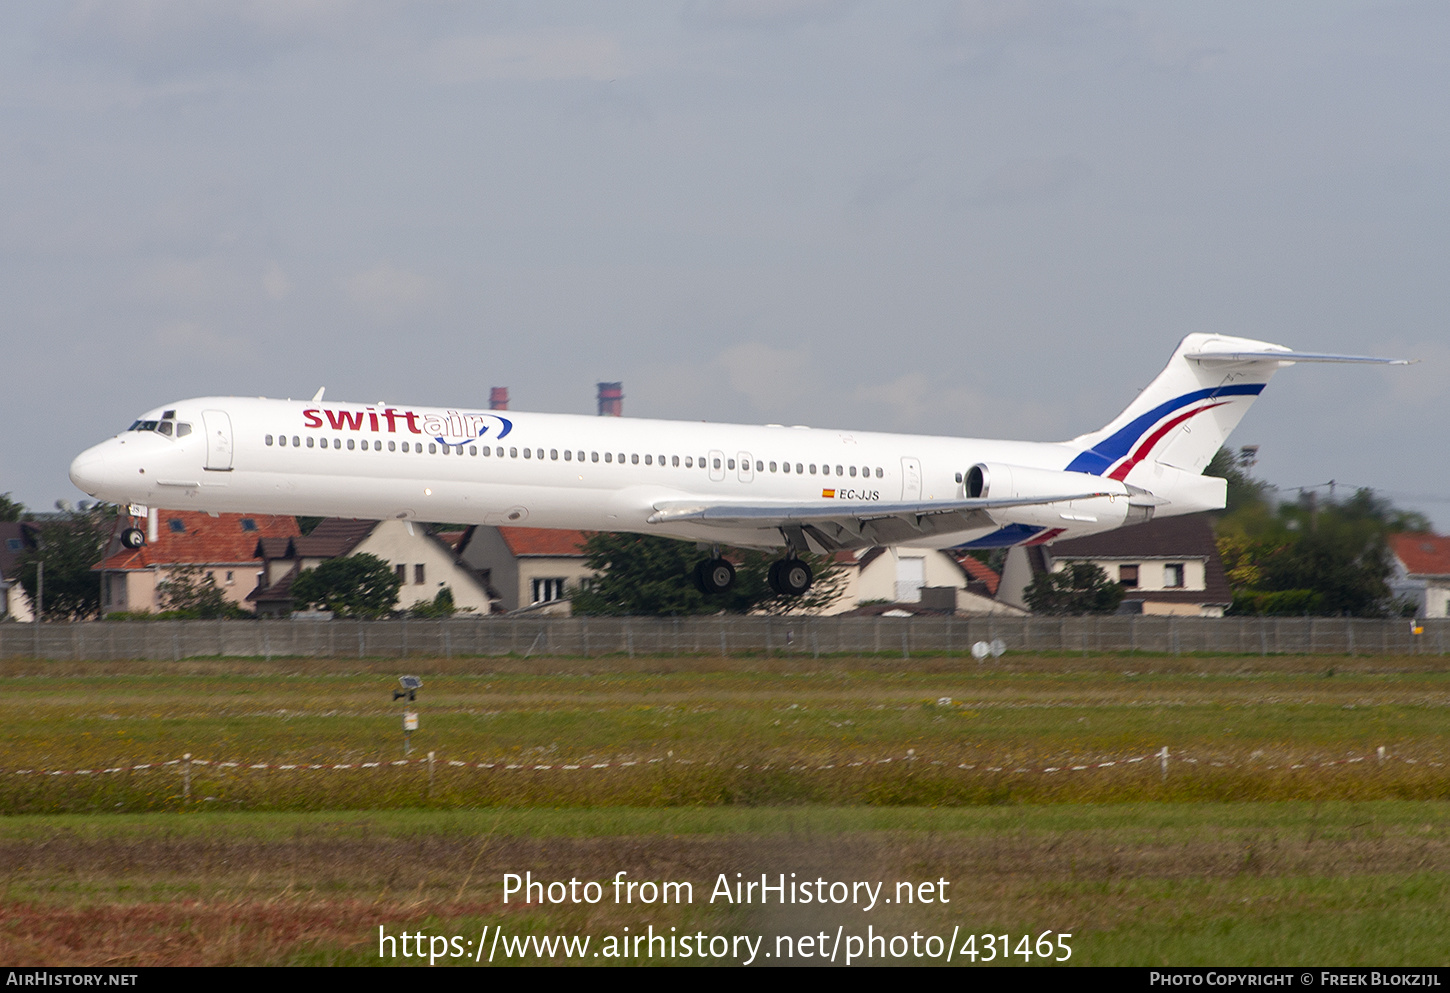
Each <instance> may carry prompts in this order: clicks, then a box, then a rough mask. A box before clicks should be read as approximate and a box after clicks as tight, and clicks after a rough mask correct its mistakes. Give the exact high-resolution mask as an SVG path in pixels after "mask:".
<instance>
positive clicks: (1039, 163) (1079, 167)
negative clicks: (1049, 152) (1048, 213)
mask: <svg viewBox="0 0 1450 993" xmlns="http://www.w3.org/2000/svg"><path fill="white" fill-rule="evenodd" d="M1091 175H1092V169H1091V168H1089V166H1088V165H1087V163H1086V162H1083V161H1082V160H1081V159H1078V158H1075V157H1073V156H1071V155H1060V156H1057V157H1056V158H1050V159H1020V160H1018V161H1015V162H1010V163H1008V164H1007V165H1004V166H1002V167H1001V168H999V169H997V170H996V171H994V172H993V173H992V174H991V175H989V176H988V177H987V178H986V179H985V180H983V181H982V184H981V186H980V187H978V190H977V196H976V202H977V203H980V204H1015V203H1036V202H1043V201H1049V200H1059V199H1062V198H1063V197H1066V196H1067V195H1068V194H1070V193H1071V192H1072V191H1073V190H1074V189H1075V188H1077V187H1078V186H1080V185H1081V184H1082V183H1083V182H1085V181H1086V180H1087V179H1088V178H1089V177H1090V176H1091Z"/></svg>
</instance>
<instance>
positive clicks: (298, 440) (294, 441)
mask: <svg viewBox="0 0 1450 993" xmlns="http://www.w3.org/2000/svg"><path fill="white" fill-rule="evenodd" d="M292 447H293V448H301V447H302V439H301V438H299V437H297V436H296V435H295V434H294V435H293V436H292Z"/></svg>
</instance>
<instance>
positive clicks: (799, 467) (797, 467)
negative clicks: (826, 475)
mask: <svg viewBox="0 0 1450 993" xmlns="http://www.w3.org/2000/svg"><path fill="white" fill-rule="evenodd" d="M795 471H796V475H798V476H799V475H801V474H803V473H804V472H805V471H806V467H805V466H803V465H801V464H800V463H799V462H797V463H796V464H795Z"/></svg>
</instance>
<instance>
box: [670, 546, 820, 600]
mask: <svg viewBox="0 0 1450 993" xmlns="http://www.w3.org/2000/svg"><path fill="white" fill-rule="evenodd" d="M767 579H768V581H769V583H770V588H771V589H772V590H774V591H775V592H777V593H779V594H780V595H782V596H801V595H802V594H804V593H805V592H806V590H808V589H810V588H811V582H812V581H813V580H814V579H815V577H814V576H813V575H812V574H811V567H810V566H808V565H806V564H805V563H804V562H802V561H801V560H800V559H798V558H794V557H791V558H785V559H781V560H779V561H777V562H772V563H771V564H770V573H769V575H768V576H767ZM694 580H695V587H696V588H697V589H698V590H699V591H700V592H701V593H704V594H705V595H706V596H713V595H716V594H720V593H724V592H726V591H727V590H729V589H730V587H731V585H732V584H734V582H735V567H734V566H733V565H731V564H730V563H729V562H728V561H727V560H725V559H723V558H720V557H719V555H716V557H715V558H713V559H704V560H702V561H701V562H700V563H699V564H698V565H696V566H695V572H694Z"/></svg>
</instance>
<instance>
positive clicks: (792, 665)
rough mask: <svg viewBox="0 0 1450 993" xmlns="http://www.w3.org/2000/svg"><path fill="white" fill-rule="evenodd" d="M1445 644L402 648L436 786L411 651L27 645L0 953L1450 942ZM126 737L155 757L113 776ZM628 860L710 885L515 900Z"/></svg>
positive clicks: (20, 665) (4, 824)
mask: <svg viewBox="0 0 1450 993" xmlns="http://www.w3.org/2000/svg"><path fill="white" fill-rule="evenodd" d="M1441 661H1442V660H1440V659H1437V658H1435V657H1423V656H1421V657H1413V658H1374V657H1356V658H1352V659H1349V658H1343V657H1334V658H1316V657H1290V658H1276V659H1263V658H1260V657H1257V656H1255V657H1246V658H1240V657H1227V658H1225V657H1205V658H1195V657H1188V656H1180V657H1168V658H1154V657H1148V656H1123V657H1116V656H1097V657H1093V656H1089V657H1081V656H1060V657H1056V656H1033V657H1021V656H1019V657H1012V656H1009V657H1007V658H1006V659H1004V660H1002V662H1001V663H997V664H989V665H981V664H978V663H976V662H973V661H971V660H970V659H968V660H962V659H951V658H948V659H912V660H910V662H908V663H903V662H900V661H895V662H883V661H882V660H880V659H869V658H868V659H829V660H820V661H818V662H815V661H810V660H790V661H782V660H774V661H767V660H748V659H728V660H726V659H700V658H692V659H656V660H647V659H635V660H625V659H619V660H612V659H603V660H602V659H590V660H577V661H570V660H555V659H550V660H548V661H547V662H541V663H534V664H535V665H538V666H544V665H546V666H548V669H549V671H547V672H545V673H538V672H529V671H527V669H528V665H529V664H528V663H526V662H523V661H521V660H497V659H488V660H457V659H454V660H447V661H444V660H438V661H435V662H428V661H421V662H411V663H409V665H410V667H411V668H410V670H409V671H414V672H417V673H419V674H420V675H422V676H423V677H424V679H425V686H424V689H423V690H422V692H421V694H420V699H419V701H418V703H417V705H416V708H417V709H418V710H419V711H420V713H421V718H422V726H421V728H420V730H419V732H418V733H417V734H416V735H415V736H414V739H413V743H414V749H415V750H414V753H413V756H412V757H413V758H417V757H419V756H420V755H422V754H426V753H427V752H429V751H432V752H433V753H434V754H435V756H436V759H437V761H436V763H435V766H434V774H433V777H432V781H431V782H430V780H429V775H428V771H427V767H426V766H425V765H421V764H413V765H408V766H404V767H396V766H392V765H388V764H386V763H389V762H391V761H394V760H397V759H399V758H401V755H402V733H401V705H399V704H395V703H393V702H392V701H391V700H390V694H391V690H392V688H393V687H394V686H395V685H396V683H395V676H396V674H397V672H396V668H395V667H396V665H397V664H396V663H378V662H367V661H358V662H351V663H348V662H337V661H318V660H273V661H271V662H263V661H260V660H220V661H219V660H203V661H192V662H179V663H134V664H130V665H127V664H125V663H59V664H56V663H42V662H16V661H13V660H7V662H6V663H5V664H4V668H3V669H0V676H3V683H0V685H3V686H4V689H5V692H4V694H3V695H0V715H3V718H4V720H5V726H6V728H7V732H8V733H7V734H6V736H5V737H4V739H3V741H0V809H3V810H4V811H5V812H6V813H7V814H9V815H10V816H8V817H6V818H3V819H0V849H3V852H4V860H5V861H4V864H5V866H6V875H5V887H6V888H5V893H4V896H3V902H0V960H3V961H6V962H10V963H16V964H21V963H57V964H82V963H99V962H102V961H107V962H115V963H135V964H157V963H233V962H235V963H322V962H339V963H354V964H361V963H376V962H378V961H379V959H378V944H377V936H378V927H379V926H382V927H384V928H385V929H386V930H387V931H388V933H390V934H396V933H398V932H399V931H401V930H403V929H404V928H405V927H406V928H407V929H408V930H412V931H421V932H424V933H428V934H439V935H460V936H463V937H464V938H466V939H467V940H477V938H476V936H478V935H479V934H481V933H487V932H484V931H483V929H484V928H485V927H490V928H496V927H500V926H502V927H505V928H506V929H508V933H509V934H510V935H515V936H516V935H523V934H536V935H547V934H553V933H569V934H581V935H582V934H590V935H593V936H595V939H596V941H599V940H603V937H604V936H605V935H607V934H614V935H616V936H618V935H620V934H622V929H623V928H625V927H630V928H631V929H633V931H632V933H635V934H637V933H638V931H639V929H641V928H647V927H649V926H650V925H651V924H653V926H654V927H655V929H656V931H657V932H658V931H662V930H663V931H668V930H669V928H671V927H673V928H676V929H677V932H678V933H686V932H687V931H688V932H690V933H694V932H696V931H703V932H704V933H706V934H712V935H713V934H721V935H725V934H746V933H749V934H756V935H764V936H767V937H768V938H770V940H771V941H774V936H776V935H782V934H789V935H793V936H798V934H800V933H805V932H812V933H814V932H820V931H822V930H825V931H830V932H834V931H835V929H836V928H837V927H843V928H844V929H845V932H846V933H848V934H849V933H851V931H852V929H859V930H861V931H864V928H865V926H866V925H867V924H869V925H871V926H873V927H874V928H875V929H876V932H877V933H881V932H883V930H884V931H885V932H887V933H890V934H898V933H900V934H905V935H909V934H910V933H911V932H912V931H913V930H914V929H915V930H917V931H919V933H921V934H923V935H928V934H942V935H947V936H949V935H950V934H951V933H952V930H953V928H957V929H958V932H959V933H960V934H963V935H964V934H967V933H974V934H979V935H986V934H996V935H1002V934H1009V935H1010V936H1011V941H1012V943H1013V944H1014V946H1015V945H1016V944H1017V942H1018V939H1019V938H1020V937H1021V936H1022V935H1024V934H1029V933H1030V934H1031V935H1032V936H1033V937H1034V938H1035V937H1036V936H1037V935H1038V934H1039V933H1041V932H1043V931H1051V932H1053V933H1056V932H1070V933H1072V934H1073V938H1072V939H1070V945H1071V947H1072V950H1073V954H1072V957H1071V959H1070V961H1071V962H1073V963H1080V964H1081V963H1093V964H1184V965H1186V964H1194V963H1199V964H1229V963H1233V962H1238V963H1255V964H1261V963H1269V962H1273V963H1283V964H1325V963H1360V964H1381V965H1389V964H1432V963H1440V962H1443V961H1444V960H1445V957H1446V952H1447V950H1450V949H1447V941H1446V940H1445V939H1444V938H1443V936H1442V933H1441V932H1442V930H1443V929H1442V927H1441V921H1442V918H1443V907H1444V906H1445V901H1446V897H1447V895H1450V893H1447V888H1450V876H1447V874H1446V869H1447V866H1450V861H1447V852H1450V820H1447V814H1450V789H1447V778H1446V774H1445V773H1446V766H1445V765H1444V764H1442V763H1447V762H1450V722H1447V720H1446V717H1447V715H1450V710H1447V705H1450V676H1447V674H1446V672H1444V671H1442V670H1441ZM1165 747H1166V748H1167V749H1168V755H1169V758H1168V763H1167V770H1166V775H1165V774H1164V768H1163V765H1162V762H1161V760H1160V758H1159V757H1158V752H1159V750H1160V749H1162V748H1165ZM1381 747H1383V748H1384V750H1385V751H1384V757H1383V759H1381V757H1380V753H1379V751H1378V749H1380V748H1381ZM185 753H190V754H192V755H193V756H194V757H195V758H196V759H204V760H208V761H209V762H211V763H219V762H227V761H232V762H237V763H238V766H237V767H228V768H218V767H217V766H216V765H215V764H210V765H192V766H191V768H190V772H189V779H190V782H189V784H185V783H184V777H183V772H182V766H181V765H179V764H178V765H171V766H160V765H159V764H160V763H163V762H165V761H167V760H171V759H177V758H179V757H180V756H181V755H183V754H185ZM1129 759H1140V760H1141V759H1146V760H1145V761H1138V762H1128V761H1127V760H1129ZM887 760H889V761H887ZM1350 760H1357V761H1350ZM366 762H377V763H383V764H381V765H379V766H378V767H376V768H361V767H360V766H361V765H362V764H363V763H366ZM449 762H458V763H465V764H463V765H449V764H448V763H449ZM1107 762H1112V763H1114V764H1113V765H1109V766H1104V765H1103V763H1107ZM630 763H633V764H630ZM137 764H146V765H151V766H153V768H150V769H146V770H142V771H134V770H132V771H124V772H110V773H107V772H103V771H101V770H104V769H115V768H122V769H127V770H131V767H133V766H135V765H137ZM251 764H265V765H268V766H270V767H272V768H267V769H248V768H245V766H247V765H251ZM339 764H341V765H351V766H353V768H350V769H342V770H339V769H333V768H331V767H332V766H334V765H339ZM480 764H487V765H491V766H492V768H487V769H483V768H479V767H478V766H479V765H480ZM278 765H298V766H306V765H324V766H327V768H323V769H306V768H297V769H288V770H281V769H277V768H275V767H276V766H278ZM509 766H515V767H517V768H512V769H510V768H508V767H509ZM540 766H547V768H539V767H540ZM566 766H577V767H578V768H572V769H570V768H565V767H566ZM595 766H602V767H603V768H594V767H595ZM1074 766H1085V767H1086V768H1078V769H1074V768H1073V767H1074ZM18 770H29V771H28V772H26V773H24V774H22V773H20V772H19V771H18ZM81 770H90V772H89V774H84V775H81V774H77V773H78V772H79V771H81ZM1047 770H1053V771H1047ZM52 773H55V774H52ZM61 773H64V774H61ZM187 785H189V790H188V789H187V788H186V786H187ZM620 870H624V871H626V872H627V873H628V874H629V876H628V878H631V879H641V880H642V879H652V880H661V881H662V880H676V881H690V882H692V883H693V885H694V887H695V892H696V899H695V900H694V901H693V902H692V903H690V904H688V905H675V906H664V905H654V906H643V905H638V904H636V905H630V906H619V905H616V904H615V903H614V901H613V900H611V899H606V900H604V901H602V902H600V903H598V904H582V903H580V904H574V903H566V904H562V905H559V906H552V905H547V904H546V905H544V906H524V905H522V904H520V903H519V901H518V899H517V898H515V900H513V901H512V902H511V903H510V904H508V905H505V904H504V903H503V902H502V888H501V887H502V876H503V874H504V873H508V872H517V873H523V872H525V871H531V872H533V873H534V874H535V877H536V878H540V877H541V878H546V879H563V880H567V879H569V878H570V877H578V878H579V879H581V880H588V879H595V880H601V881H606V882H607V880H609V879H611V878H612V877H613V876H614V874H615V873H616V872H618V871H620ZM722 872H723V873H727V874H728V875H730V876H731V877H732V878H733V874H734V873H735V872H741V873H743V874H744V877H743V878H749V877H750V875H751V874H752V873H753V874H755V876H757V877H758V875H759V874H760V873H761V872H767V873H770V874H771V876H772V877H774V876H775V875H777V874H779V873H781V872H784V873H786V874H787V875H788V874H789V873H791V872H796V873H798V875H799V878H801V879H806V878H825V879H827V880H876V881H881V882H885V883H886V884H887V886H886V890H887V891H890V890H891V887H892V886H894V884H895V882H896V881H898V880H908V881H915V882H917V883H920V882H922V881H925V880H928V879H933V880H934V879H945V880H948V881H949V882H950V884H951V887H952V890H951V892H952V893H953V894H954V896H955V899H954V900H953V902H952V903H951V904H943V903H932V904H927V905H915V906H910V907H907V906H896V905H892V906H890V907H887V906H884V905H882V906H877V907H875V908H873V909H872V910H871V911H870V912H863V911H861V910H859V909H855V908H840V907H834V906H825V907H822V906H818V905H812V906H810V907H803V906H789V907H784V908H781V907H774V906H771V907H760V906H758V905H753V906H748V907H741V906H731V905H727V904H723V903H721V902H720V901H717V902H716V903H714V904H711V903H708V902H706V899H705V895H706V894H707V893H708V892H709V889H710V887H711V885H712V883H713V881H715V880H716V879H717V878H718V875H719V874H720V873H722ZM959 944H960V943H959ZM595 947H598V946H597V945H596V946H595ZM767 947H773V946H769V945H768V944H767ZM978 947H979V950H980V948H981V946H978ZM556 957H557V956H556ZM524 958H525V959H526V960H528V961H538V957H537V956H532V957H530V956H525V957H524ZM645 960H647V958H646V959H645ZM656 960H658V959H656ZM726 960H727V961H734V960H735V959H733V958H727V959H726ZM394 961H396V962H398V963H399V964H416V962H417V959H415V958H413V959H407V960H404V959H401V958H399V959H395V960H394ZM445 961H458V959H457V958H456V957H455V958H453V959H447V960H445ZM466 961H468V962H471V961H472V959H466ZM603 961H604V960H601V961H592V962H591V964H603ZM607 961H614V960H613V959H609V960H607ZM694 961H699V960H698V959H695V960H694ZM902 961H917V959H913V958H911V957H908V958H906V959H904V960H902ZM920 961H923V962H926V961H936V960H935V959H929V958H922V959H920ZM954 961H960V960H959V959H957V960H954ZM1012 961H1013V963H1014V964H1021V963H1022V962H1023V961H1024V958H1023V957H1021V956H1019V957H1018V958H1016V959H1013V960H1012ZM1031 961H1033V962H1034V964H1035V963H1036V961H1037V960H1035V959H1032V960H1031Z"/></svg>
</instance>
